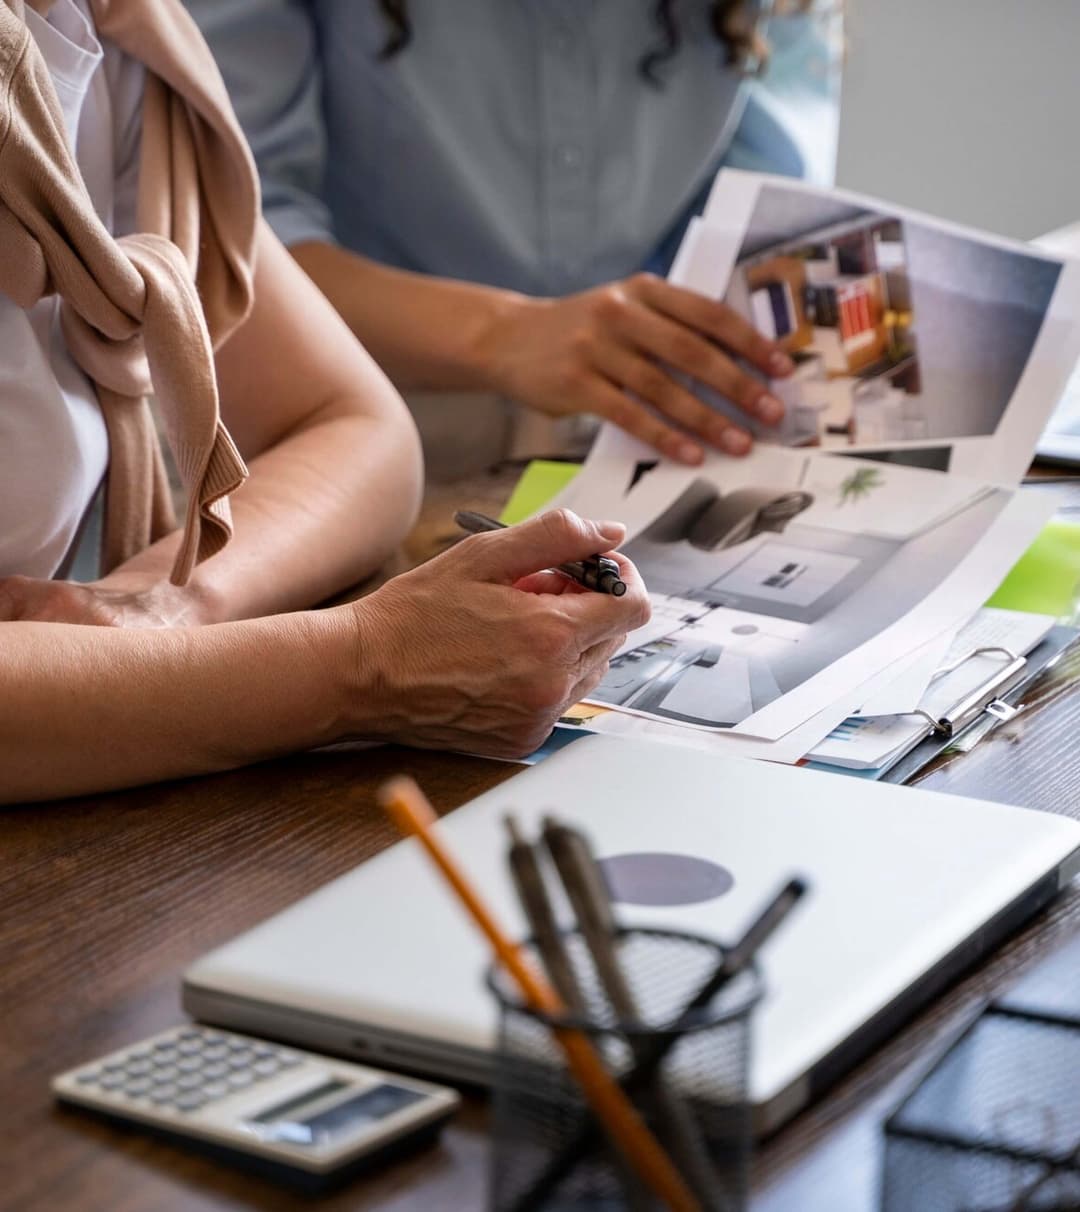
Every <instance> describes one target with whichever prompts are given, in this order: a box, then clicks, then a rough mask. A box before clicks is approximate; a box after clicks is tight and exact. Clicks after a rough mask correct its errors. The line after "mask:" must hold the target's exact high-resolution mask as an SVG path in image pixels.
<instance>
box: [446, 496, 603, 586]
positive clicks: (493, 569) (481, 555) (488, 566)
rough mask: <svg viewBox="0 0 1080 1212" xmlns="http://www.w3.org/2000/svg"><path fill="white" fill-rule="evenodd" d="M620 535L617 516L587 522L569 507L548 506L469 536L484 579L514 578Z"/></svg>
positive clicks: (595, 549) (578, 556) (593, 551)
mask: <svg viewBox="0 0 1080 1212" xmlns="http://www.w3.org/2000/svg"><path fill="white" fill-rule="evenodd" d="M624 538H626V527H625V526H623V524H622V523H621V522H590V521H588V520H586V519H585V518H579V517H578V515H577V514H576V513H573V512H572V511H571V510H569V509H552V510H550V511H549V512H547V513H542V514H540V515H539V516H538V517H535V518H530V519H529V520H528V521H527V522H520V523H519V524H518V525H516V526H508V527H507V528H506V529H505V530H498V531H491V532H490V533H488V534H482V535H476V536H475V537H474V538H473V539H471V540H470V541H469V546H470V547H472V548H473V552H474V553H475V554H474V556H473V568H474V569H475V571H476V573H477V575H478V576H480V577H482V578H483V579H484V580H487V581H498V582H503V583H505V584H513V583H514V581H517V580H520V579H521V578H522V577H526V576H528V575H529V574H530V573H533V572H540V571H541V570H542V569H544V568H553V567H555V565H557V564H565V563H566V562H567V561H569V560H584V559H587V558H588V557H589V556H594V555H599V554H600V553H601V552H605V551H610V550H611V549H612V548H613V547H616V546H618V544H619V543H621V542H622V541H623V539H624Z"/></svg>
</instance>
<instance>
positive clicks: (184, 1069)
mask: <svg viewBox="0 0 1080 1212" xmlns="http://www.w3.org/2000/svg"><path fill="white" fill-rule="evenodd" d="M176 1067H177V1069H179V1070H180V1072H181V1073H196V1072H197V1071H198V1070H199V1069H201V1068H202V1057H200V1056H182V1057H181V1058H180V1059H179V1060H178V1061H177V1062H176Z"/></svg>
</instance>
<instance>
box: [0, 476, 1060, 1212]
mask: <svg viewBox="0 0 1080 1212" xmlns="http://www.w3.org/2000/svg"><path fill="white" fill-rule="evenodd" d="M487 487H488V488H489V489H490V485H488V486H487ZM457 503H459V504H467V503H468V502H465V501H462V500H461V497H460V496H459V498H458V502H457ZM433 526H434V529H433V533H435V534H444V532H445V527H442V529H441V530H440V528H439V526H438V525H434V524H433ZM1078 725H1080V656H1077V657H1073V658H1071V659H1069V660H1067V661H1064V662H1062V664H1061V665H1059V667H1058V668H1057V669H1056V670H1055V671H1053V673H1052V674H1051V675H1050V676H1049V678H1048V679H1047V680H1046V683H1045V685H1044V686H1043V687H1042V688H1041V690H1040V692H1039V695H1038V696H1036V701H1035V702H1034V703H1033V705H1032V706H1031V707H1030V709H1029V710H1028V711H1027V712H1025V713H1024V714H1023V715H1022V716H1020V717H1018V718H1017V720H1016V721H1014V722H1013V724H1011V725H1009V726H1008V728H1003V729H1001V730H1000V731H999V733H998V734H997V736H996V737H995V738H994V739H993V740H992V741H988V742H984V743H983V745H982V746H980V748H979V749H977V750H976V751H975V752H974V753H973V754H971V755H968V756H966V757H964V758H962V759H958V760H956V761H955V762H950V763H946V764H945V765H944V766H943V767H942V768H940V769H937V770H935V771H934V772H933V774H931V775H930V776H929V777H928V778H927V779H926V780H925V785H927V786H932V787H937V788H940V789H944V790H948V791H955V792H959V793H961V794H967V795H979V796H985V797H986V798H999V799H1010V800H1012V802H1016V803H1021V804H1029V805H1031V806H1033V807H1041V808H1046V809H1049V810H1051V811H1059V812H1067V813H1068V814H1070V815H1073V816H1080V743H1078V737H1080V732H1078V731H1077V729H1078ZM1047 738H1050V739H1047ZM401 770H407V771H408V772H410V773H411V774H413V775H414V776H415V777H416V778H418V779H419V780H420V782H421V784H422V786H423V787H424V788H425V790H426V791H427V792H428V794H429V795H430V797H431V798H432V800H433V802H434V803H435V805H436V807H437V808H439V810H440V811H446V810H449V809H451V808H453V807H455V806H457V805H459V804H461V803H463V802H464V801H466V800H467V799H469V798H471V797H472V796H474V795H477V794H479V793H480V792H482V791H484V790H487V789H488V788H489V787H492V786H494V785H496V784H497V783H499V782H500V781H502V780H504V779H506V778H509V777H510V776H511V775H512V774H514V773H515V771H516V768H515V767H513V766H509V765H504V764H499V763H493V762H487V761H482V760H480V759H476V758H466V757H460V756H453V755H445V754H433V753H424V752H415V751H407V750H402V749H392V748H387V749H376V750H364V749H360V748H350V747H342V748H338V749H334V750H325V751H321V752H318V753H310V754H303V755H299V756H296V757H293V758H289V759H285V760H281V761H277V762H273V763H267V764H264V765H260V766H255V767H252V768H250V769H247V770H242V771H236V772H233V773H230V774H224V775H219V776H214V777H210V778H203V779H197V780H191V781H187V782H177V783H168V784H163V785H159V786H155V787H150V788H144V789H140V790H137V791H129V792H125V793H122V794H117V795H109V796H97V797H93V798H87V799H81V800H69V801H64V802H60V803H56V804H50V805H36V806H33V807H27V808H23V809H10V810H6V811H5V812H4V813H3V815H2V823H0V873H2V874H0V1008H2V1014H3V1017H2V1027H0V1174H2V1176H3V1177H2V1179H0V1209H2V1210H3V1212H225V1210H236V1209H259V1210H267V1212H271V1210H272V1212H284V1210H292V1209H300V1208H308V1207H313V1206H314V1207H318V1208H320V1209H324V1210H326V1212H366V1210H368V1209H376V1208H377V1209H380V1210H385V1212H405V1210H415V1212H458V1210H461V1212H467V1210H472V1209H481V1208H483V1206H484V1197H485V1166H486V1157H487V1141H486V1137H485V1108H484V1104H483V1101H482V1100H481V1099H480V1098H478V1097H476V1096H471V1097H469V1098H468V1099H467V1101H466V1107H465V1109H464V1111H463V1112H462V1114H461V1115H460V1116H459V1117H458V1118H457V1119H456V1120H455V1122H454V1123H453V1125H452V1126H451V1127H450V1128H449V1129H448V1131H447V1132H446V1134H445V1136H444V1138H443V1141H442V1143H441V1144H440V1145H438V1146H436V1147H434V1148H432V1149H429V1150H427V1151H425V1152H424V1153H422V1154H418V1155H416V1156H415V1157H413V1158H410V1159H408V1160H406V1161H403V1162H399V1163H396V1164H394V1165H392V1166H390V1167H387V1168H384V1169H383V1170H381V1171H379V1172H377V1173H375V1174H373V1175H371V1176H369V1177H367V1178H365V1179H363V1180H360V1181H359V1182H357V1183H355V1184H353V1185H352V1186H350V1187H348V1188H346V1189H345V1190H344V1191H342V1192H341V1193H339V1194H336V1195H334V1196H331V1197H329V1198H326V1199H321V1200H319V1201H318V1202H317V1203H316V1204H312V1202H311V1201H310V1200H305V1199H303V1198H301V1197H298V1196H294V1195H291V1194H289V1193H287V1192H284V1191H282V1190H279V1189H278V1188H275V1187H273V1186H271V1185H269V1184H268V1183H266V1182H265V1181H263V1180H261V1179H257V1178H253V1177H248V1176H246V1175H243V1174H242V1173H239V1172H235V1171H233V1170H232V1169H230V1168H227V1167H225V1166H223V1165H220V1164H218V1163H215V1162H211V1161H208V1160H204V1159H202V1158H200V1157H199V1156H197V1155H194V1154H191V1153H188V1152H187V1151H185V1150H183V1149H181V1148H179V1147H176V1146H173V1145H170V1144H167V1143H164V1142H160V1141H157V1140H154V1139H151V1138H148V1137H146V1136H144V1135H142V1134H140V1133H138V1132H129V1131H126V1130H124V1129H121V1128H117V1127H113V1126H110V1125H106V1124H103V1123H99V1122H97V1121H94V1120H92V1119H90V1118H88V1117H85V1116H83V1115H81V1114H79V1113H77V1112H70V1111H61V1110H58V1109H57V1108H55V1107H54V1105H53V1103H52V1101H51V1097H50V1094H49V1089H48V1082H49V1079H50V1077H51V1076H52V1075H53V1074H54V1073H56V1072H58V1071H60V1070H62V1069H66V1068H69V1067H71V1066H73V1065H76V1064H79V1063H80V1062H83V1061H86V1060H89V1059H92V1058H94V1057H96V1056H97V1055H99V1054H101V1053H103V1052H106V1051H108V1050H110V1049H113V1048H117V1047H120V1046H122V1045H124V1044H128V1043H132V1042H134V1041H136V1040H138V1039H140V1038H142V1037H143V1036H145V1035H147V1034H150V1033H151V1032H154V1031H158V1030H161V1029H163V1028H165V1027H167V1026H170V1025H172V1024H174V1023H176V1022H178V1021H179V1020H180V1018H181V1011H180V1005H179V987H180V976H181V973H182V972H183V970H184V968H185V967H186V966H187V965H188V964H189V963H190V962H191V961H192V960H194V959H195V958H196V957H198V956H199V955H202V954H203V953H204V952H206V951H207V950H209V949H210V948H212V947H214V946H216V945H218V944H220V943H222V942H224V941H225V940H227V939H229V938H231V937H233V936H234V935H236V934H238V933H239V932H241V931H242V930H244V929H246V928H248V927H250V926H251V925H253V924H254V923H256V922H258V921H260V920H262V919H263V918H265V917H267V916H269V915H270V914H272V913H274V912H276V911H278V910H280V909H282V908H284V907H285V906H286V905H288V904H290V903H292V902H293V901H295V900H297V899H298V898H299V897H301V896H303V895H305V894H306V893H308V892H310V891H312V890H313V889H314V888H316V887H318V886H319V885H321V884H323V883H325V882H326V881H328V880H330V879H332V878H334V877H335V876H337V875H339V874H341V873H342V872H344V871H347V870H349V869H350V868H352V867H354V866H355V865H357V864H358V863H360V862H362V861H363V860H364V859H366V858H368V857H370V856H371V855H373V854H375V853H377V852H378V851H379V850H380V849H382V848H383V847H384V846H386V845H387V844H389V843H390V842H391V841H392V840H394V835H393V832H392V830H391V828H390V826H389V825H388V824H387V822H386V821H385V820H384V818H383V817H382V815H381V814H380V813H379V811H378V809H377V808H376V806H375V803H374V790H375V788H376V786H377V785H378V783H379V782H380V781H381V780H382V779H383V778H385V777H386V776H388V775H390V774H392V773H396V772H398V771H401ZM568 794H572V789H568ZM388 912H393V909H392V908H388ZM1078 930H1080V891H1078V890H1076V889H1074V890H1073V891H1070V892H1069V893H1068V894H1066V895H1065V896H1063V897H1061V898H1059V900H1058V901H1057V902H1056V903H1055V905H1054V906H1053V907H1052V908H1051V909H1050V910H1049V911H1048V912H1046V913H1044V914H1043V915H1041V917H1040V918H1039V919H1038V920H1036V921H1034V922H1032V923H1031V924H1030V925H1029V926H1028V927H1027V928H1026V929H1025V930H1024V931H1023V933H1022V934H1020V935H1019V936H1018V937H1017V938H1015V939H1013V940H1012V941H1011V942H1010V943H1009V944H1008V945H1006V946H1005V947H1004V948H1002V949H1001V950H1000V951H999V952H998V953H997V954H996V955H995V956H994V957H992V958H991V960H990V961H989V962H987V963H985V964H983V965H982V966H981V967H980V968H979V969H978V970H977V971H976V972H975V973H973V974H971V975H969V976H968V977H967V978H966V979H964V980H962V981H961V982H960V983H959V984H958V985H957V986H955V987H954V988H953V989H952V990H950V992H949V993H948V994H947V995H946V996H945V997H943V998H942V999H940V1000H939V1001H938V1002H937V1003H936V1004H935V1005H934V1006H933V1007H932V1008H931V1009H930V1010H929V1011H927V1012H926V1013H925V1014H923V1015H922V1016H921V1017H920V1018H919V1019H918V1020H917V1021H916V1022H914V1023H912V1024H911V1025H909V1026H908V1027H907V1028H906V1029H905V1030H903V1031H902V1032H901V1033H900V1034H899V1035H898V1036H897V1037H896V1038H895V1039H893V1040H892V1041H891V1042H890V1043H889V1044H888V1045H887V1046H886V1047H884V1048H882V1049H881V1050H879V1051H878V1052H877V1053H876V1054H875V1055H874V1056H872V1057H871V1058H870V1059H869V1060H868V1061H866V1062H865V1063H864V1064H863V1065H861V1066H860V1067H859V1068H858V1069H857V1070H855V1071H854V1072H853V1073H851V1074H850V1075H848V1077H846V1078H845V1079H844V1080H843V1081H842V1082H841V1084H840V1085H839V1086H837V1087H836V1088H835V1089H834V1090H833V1091H832V1092H831V1093H830V1094H829V1095H827V1096H826V1097H825V1098H824V1099H822V1100H821V1101H820V1102H819V1103H818V1104H817V1105H815V1106H814V1107H812V1108H811V1109H810V1110H809V1111H807V1112H805V1113H804V1114H803V1115H801V1116H800V1117H799V1118H798V1119H797V1120H796V1121H794V1122H793V1123H792V1124H791V1125H789V1126H788V1127H787V1128H785V1129H784V1130H783V1131H782V1132H781V1133H780V1134H779V1135H778V1136H777V1137H776V1138H775V1139H774V1140H772V1141H770V1142H767V1143H766V1144H765V1145H764V1146H763V1147H762V1148H761V1149H760V1150H759V1154H758V1158H757V1162H756V1180H755V1192H756V1193H755V1198H754V1207H755V1209H757V1210H758V1212H870V1210H871V1209H873V1208H875V1207H876V1206H877V1204H876V1182H877V1177H876V1174H877V1170H876V1166H877V1154H878V1141H879V1131H880V1123H881V1119H882V1116H883V1115H884V1113H885V1112H886V1111H887V1110H888V1109H889V1108H890V1107H891V1106H892V1105H893V1104H894V1103H895V1101H896V1100H897V1099H898V1098H899V1096H900V1094H901V1092H902V1091H903V1090H904V1089H906V1088H907V1086H908V1085H909V1084H910V1082H911V1081H912V1080H913V1079H914V1077H915V1076H916V1075H917V1074H918V1073H919V1072H920V1071H921V1069H922V1068H923V1067H924V1066H925V1065H926V1064H927V1062H928V1061H929V1060H930V1059H931V1058H932V1057H933V1056H934V1055H936V1053H937V1052H938V1050H939V1049H940V1048H941V1047H942V1045H943V1044H944V1043H945V1042H946V1041H947V1040H948V1039H950V1038H951V1037H952V1036H953V1035H954V1034H955V1032H956V1031H957V1030H958V1029H959V1027H960V1026H961V1025H963V1024H964V1023H965V1022H966V1021H968V1019H969V1017H970V1016H971V1015H972V1014H973V1013H974V1012H976V1011H977V1009H978V1008H979V1007H980V1006H981V1005H982V1004H983V1003H984V1001H985V1000H986V999H987V998H988V997H989V996H991V995H992V994H993V993H994V992H996V991H997V990H999V989H1000V988H1001V987H1003V986H1004V984H1006V983H1007V982H1008V981H1009V980H1010V979H1011V978H1012V977H1013V976H1014V975H1015V974H1016V973H1018V972H1019V971H1021V970H1023V969H1024V968H1026V967H1027V966H1029V965H1030V964H1031V963H1032V962H1033V961H1034V960H1035V959H1037V958H1038V957H1039V956H1040V955H1042V954H1044V953H1045V952H1046V950H1047V949H1048V948H1049V947H1051V946H1053V945H1054V943H1055V942H1056V941H1057V940H1060V939H1063V938H1065V937H1072V936H1073V935H1074V934H1075V933H1076V932H1077V931H1078ZM372 979H373V980H378V979H379V974H378V973H372Z"/></svg>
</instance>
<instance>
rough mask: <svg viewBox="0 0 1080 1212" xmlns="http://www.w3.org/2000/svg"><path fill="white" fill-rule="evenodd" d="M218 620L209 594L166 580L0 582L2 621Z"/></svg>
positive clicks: (176, 623)
mask: <svg viewBox="0 0 1080 1212" xmlns="http://www.w3.org/2000/svg"><path fill="white" fill-rule="evenodd" d="M215 621H216V614H215V610H214V607H213V603H212V601H211V599H210V596H209V594H208V593H207V592H206V591H205V590H200V589H198V588H196V587H194V586H183V587H181V586H177V585H172V584H170V583H169V581H168V579H162V580H159V579H156V578H154V579H150V578H148V577H142V576H134V575H132V574H123V573H114V574H112V575H111V576H108V577H105V578H103V579H102V580H100V581H88V582H86V583H81V582H78V581H46V580H39V579H37V578H35V577H18V576H15V577H3V578H0V622H5V623H17V622H35V623H81V624H85V625H87V626H91V627H144V628H145V627H193V626H197V625H199V624H202V623H210V622H215Z"/></svg>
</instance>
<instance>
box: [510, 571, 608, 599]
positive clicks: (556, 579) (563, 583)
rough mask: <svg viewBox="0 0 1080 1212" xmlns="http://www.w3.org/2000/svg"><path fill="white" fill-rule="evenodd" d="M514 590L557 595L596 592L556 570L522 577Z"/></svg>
mask: <svg viewBox="0 0 1080 1212" xmlns="http://www.w3.org/2000/svg"><path fill="white" fill-rule="evenodd" d="M514 588H515V589H520V590H521V591H522V592H523V593H537V594H540V593H549V594H556V595H559V594H564V593H592V592H594V591H593V590H591V589H586V588H585V586H584V585H579V584H578V583H577V581H574V580H571V578H570V577H568V576H566V574H565V573H562V572H558V571H556V570H555V569H554V568H548V569H545V570H544V571H543V572H531V573H529V575H528V576H527V577H522V578H521V580H520V581H515V582H514Z"/></svg>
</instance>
